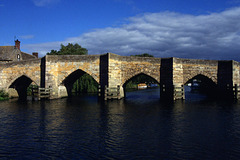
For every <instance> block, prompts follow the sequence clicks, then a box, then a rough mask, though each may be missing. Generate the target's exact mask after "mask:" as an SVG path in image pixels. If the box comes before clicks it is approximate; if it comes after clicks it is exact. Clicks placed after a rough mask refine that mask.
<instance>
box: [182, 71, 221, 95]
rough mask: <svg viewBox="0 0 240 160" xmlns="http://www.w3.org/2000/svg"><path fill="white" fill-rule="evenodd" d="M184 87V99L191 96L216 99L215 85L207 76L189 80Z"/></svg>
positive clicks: (197, 76)
mask: <svg viewBox="0 0 240 160" xmlns="http://www.w3.org/2000/svg"><path fill="white" fill-rule="evenodd" d="M184 85H185V93H186V94H185V96H186V99H187V98H189V97H190V96H193V94H195V95H199V96H200V95H204V96H205V97H207V98H216V91H217V84H216V83H215V82H213V80H212V79H210V78H209V77H207V76H204V75H202V74H198V75H196V76H194V77H193V78H191V79H189V80H188V81H187V82H186V83H185V84H184ZM188 93H189V94H188Z"/></svg>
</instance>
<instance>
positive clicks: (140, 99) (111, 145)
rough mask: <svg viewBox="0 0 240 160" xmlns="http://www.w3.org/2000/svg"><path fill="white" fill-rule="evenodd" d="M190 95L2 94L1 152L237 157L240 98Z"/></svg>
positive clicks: (12, 155)
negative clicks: (169, 98) (104, 98)
mask: <svg viewBox="0 0 240 160" xmlns="http://www.w3.org/2000/svg"><path fill="white" fill-rule="evenodd" d="M186 97H187V100H186V101H181V100H180V101H176V102H175V103H161V102H160V101H159V89H151V90H141V91H138V92H130V93H128V94H127V98H126V99H125V100H120V101H117V100H116V101H108V102H98V100H97V97H96V96H82V97H74V98H72V99H59V100H53V101H41V102H37V101H35V102H32V101H28V102H24V103H20V102H17V101H16V100H11V101H5V102H0V158H1V159H24V160H25V159H163V160H169V159H170V160H171V159H184V160H190V159H191V160H193V159H194V160H195V159H201V160H202V159H204V160H206V159H214V160H215V159H216V160H219V159H236V160H238V159H239V158H240V104H239V103H230V102H224V101H221V102H217V101H207V100H204V98H205V97H204V96H201V95H198V94H190V93H188V92H187V93H186Z"/></svg>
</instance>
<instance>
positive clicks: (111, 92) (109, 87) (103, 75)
mask: <svg viewBox="0 0 240 160" xmlns="http://www.w3.org/2000/svg"><path fill="white" fill-rule="evenodd" d="M118 58H119V56H118V55H115V54H111V53H107V54H105V55H101V57H100V85H101V88H102V93H101V96H103V98H104V99H105V100H107V99H121V98H123V97H124V90H123V86H122V74H121V69H122V68H121V60H119V59H118ZM115 92H116V93H115ZM116 94H117V96H116Z"/></svg>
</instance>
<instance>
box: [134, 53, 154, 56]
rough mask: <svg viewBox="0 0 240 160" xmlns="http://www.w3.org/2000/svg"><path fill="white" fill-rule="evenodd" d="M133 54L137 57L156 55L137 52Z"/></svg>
mask: <svg viewBox="0 0 240 160" xmlns="http://www.w3.org/2000/svg"><path fill="white" fill-rule="evenodd" d="M131 56H135V57H154V56H153V55H151V54H148V53H143V54H136V55H131Z"/></svg>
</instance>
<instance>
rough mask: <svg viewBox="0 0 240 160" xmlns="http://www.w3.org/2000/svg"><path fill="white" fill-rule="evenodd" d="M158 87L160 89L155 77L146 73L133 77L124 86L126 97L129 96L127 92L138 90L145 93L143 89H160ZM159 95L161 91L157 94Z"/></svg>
mask: <svg viewBox="0 0 240 160" xmlns="http://www.w3.org/2000/svg"><path fill="white" fill-rule="evenodd" d="M158 87H159V83H158V81H157V80H156V79H154V78H153V77H151V76H149V75H147V74H144V73H140V74H137V75H135V76H133V77H131V78H130V79H128V80H127V81H126V82H125V83H124V84H123V89H124V95H125V96H127V92H131V91H137V90H142V91H143V89H149V88H158ZM159 93H160V91H158V92H157V94H159Z"/></svg>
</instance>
